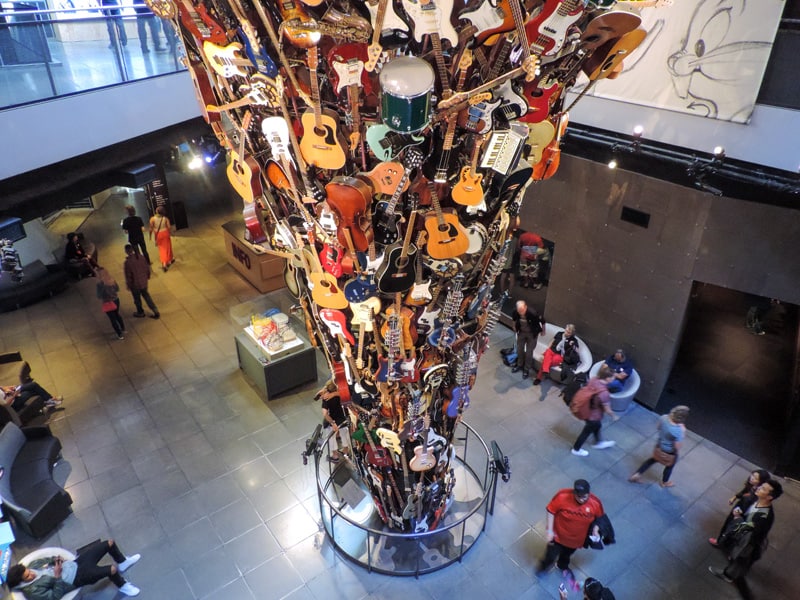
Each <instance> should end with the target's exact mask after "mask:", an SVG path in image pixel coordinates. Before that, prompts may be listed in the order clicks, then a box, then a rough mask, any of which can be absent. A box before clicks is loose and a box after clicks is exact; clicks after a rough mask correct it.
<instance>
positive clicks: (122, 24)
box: [0, 0, 185, 110]
mask: <svg viewBox="0 0 800 600" xmlns="http://www.w3.org/2000/svg"><path fill="white" fill-rule="evenodd" d="M117 1H119V5H118V4H117ZM101 2H102V4H103V6H101V4H100V3H101ZM111 3H113V5H110V4H111ZM183 53H184V52H183V46H182V44H181V42H180V40H179V38H178V36H177V35H176V32H175V29H174V28H173V27H172V25H171V24H170V23H169V22H168V21H164V20H163V19H161V18H159V17H157V16H155V15H153V14H152V13H151V12H150V10H149V9H148V8H147V6H146V5H145V4H144V3H142V2H141V0H136V3H133V2H132V0H46V1H45V0H29V1H25V2H22V1H19V0H12V1H6V0H3V1H2V2H0V110H3V109H6V108H11V107H18V106H22V105H27V104H31V103H35V102H41V101H45V100H49V99H52V98H57V97H61V96H68V95H71V94H76V93H81V92H86V91H89V90H94V89H98V88H103V87H107V86H113V85H117V84H121V83H126V82H131V81H135V80H141V79H146V78H149V77H156V76H160V75H165V74H169V73H175V72H176V71H180V70H183V69H184V68H185V67H184V66H183V63H182V61H181V58H182V56H183Z"/></svg>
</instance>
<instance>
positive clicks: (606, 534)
mask: <svg viewBox="0 0 800 600" xmlns="http://www.w3.org/2000/svg"><path fill="white" fill-rule="evenodd" d="M595 526H597V527H599V528H600V539H601V541H600V542H593V541H592V540H590V539H589V536H590V535H591V534H592V532H593V531H594V528H595ZM616 543H617V539H616V537H615V534H614V527H613V526H612V525H611V519H609V518H608V515H603V516H601V517H597V518H596V519H595V520H594V521H592V524H591V525H590V526H589V532H588V533H587V534H586V540H585V541H584V542H583V547H584V548H589V547H591V548H594V549H595V550H602V549H603V545H604V544H605V545H606V546H608V545H609V544H616Z"/></svg>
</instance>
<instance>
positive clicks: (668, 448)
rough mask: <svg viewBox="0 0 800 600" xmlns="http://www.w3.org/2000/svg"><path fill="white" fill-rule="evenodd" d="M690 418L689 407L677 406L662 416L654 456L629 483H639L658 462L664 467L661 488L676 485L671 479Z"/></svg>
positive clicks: (644, 463) (632, 476)
mask: <svg viewBox="0 0 800 600" xmlns="http://www.w3.org/2000/svg"><path fill="white" fill-rule="evenodd" d="M688 417H689V407H688V406H683V405H680V406H675V407H674V408H673V409H672V410H671V411H669V414H666V415H661V417H660V418H659V419H658V441H657V442H656V446H655V448H654V449H653V456H652V457H650V458H648V459H647V460H646V461H644V462H643V463H642V464H641V466H640V467H639V468H638V469H637V470H636V471H635V472H634V473H633V474H632V475H631V476H630V477H628V481H631V482H633V483H638V482H639V480H640V479H641V477H642V474H643V473H644V472H645V471H647V469H649V468H650V467H652V466H653V465H654V464H656V463H657V462H659V463H661V464H662V465H664V472H663V473H662V475H661V487H672V486H673V485H675V484H674V483H673V482H672V481H670V480H669V478H670V477H671V476H672V469H674V468H675V463H676V462H678V450H680V447H681V444H682V443H683V439H684V438H685V437H686V425H685V423H686V419H687V418H688Z"/></svg>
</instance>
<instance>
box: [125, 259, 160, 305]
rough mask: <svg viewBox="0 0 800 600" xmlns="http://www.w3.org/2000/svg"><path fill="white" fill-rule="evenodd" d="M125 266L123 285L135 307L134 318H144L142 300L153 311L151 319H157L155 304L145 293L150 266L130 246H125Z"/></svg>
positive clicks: (146, 292) (148, 293) (147, 293)
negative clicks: (131, 297)
mask: <svg viewBox="0 0 800 600" xmlns="http://www.w3.org/2000/svg"><path fill="white" fill-rule="evenodd" d="M125 254H126V258H125V264H124V265H123V270H124V271H125V285H126V287H127V288H128V290H129V291H130V293H131V295H132V296H133V305H134V306H135V307H136V312H135V313H133V316H134V317H137V318H142V317H144V316H145V314H144V308H143V307H142V298H144V301H145V302H147V306H149V307H150V310H152V311H153V314H152V315H150V317H151V318H152V319H158V318H159V317H160V316H161V315H160V313H159V312H158V307H157V306H156V303H155V302H153V298H152V297H151V296H150V292H148V291H147V282H148V281H149V280H150V265H148V264H147V261H146V260H145V259H144V256H142V255H141V254H139V253H138V252H137V251H136V248H134V247H133V246H131V245H130V244H126V245H125Z"/></svg>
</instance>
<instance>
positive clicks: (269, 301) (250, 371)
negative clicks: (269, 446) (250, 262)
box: [230, 290, 317, 400]
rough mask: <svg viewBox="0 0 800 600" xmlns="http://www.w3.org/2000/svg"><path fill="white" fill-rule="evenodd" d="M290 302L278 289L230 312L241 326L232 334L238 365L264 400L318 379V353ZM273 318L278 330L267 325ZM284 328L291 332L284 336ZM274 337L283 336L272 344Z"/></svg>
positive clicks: (291, 300)
mask: <svg viewBox="0 0 800 600" xmlns="http://www.w3.org/2000/svg"><path fill="white" fill-rule="evenodd" d="M292 302H293V298H292V297H291V295H290V294H288V293H287V292H286V291H285V290H278V291H275V292H272V293H269V294H264V295H263V296H260V297H259V298H256V299H254V300H251V301H249V302H245V303H243V304H239V305H237V306H234V307H233V308H232V309H231V311H230V314H231V319H232V320H233V321H234V323H235V324H236V325H237V326H239V327H241V329H240V331H239V332H238V333H237V334H236V335H235V337H234V340H235V343H236V355H237V357H238V360H239V368H240V369H242V371H244V373H245V375H247V376H248V377H249V378H250V380H251V381H252V382H253V383H254V384H255V386H256V387H257V388H258V389H259V390H261V391H262V392H263V394H264V396H265V398H266V399H267V400H271V399H273V398H274V397H276V396H278V395H279V394H282V393H283V392H286V391H287V390H290V389H292V388H294V387H297V386H299V385H302V384H304V383H307V382H309V381H316V379H317V353H316V350H315V348H314V347H313V346H312V345H311V343H310V341H309V339H308V333H307V332H306V327H305V323H304V322H303V320H302V318H298V317H296V316H294V314H293V313H292V311H291V307H292ZM265 315H271V316H269V317H265ZM278 315H286V317H283V318H278ZM273 317H275V320H276V321H277V322H278V323H279V324H276V325H275V327H276V328H277V330H278V331H275V330H273V329H272V325H271V324H269V320H271V319H272V318H273ZM265 323H266V325H265ZM287 329H289V330H291V332H292V333H291V334H288V335H285V332H286V330H287ZM265 331H266V332H268V333H266V334H265ZM276 336H280V337H281V338H282V341H281V342H280V343H275V342H276Z"/></svg>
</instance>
